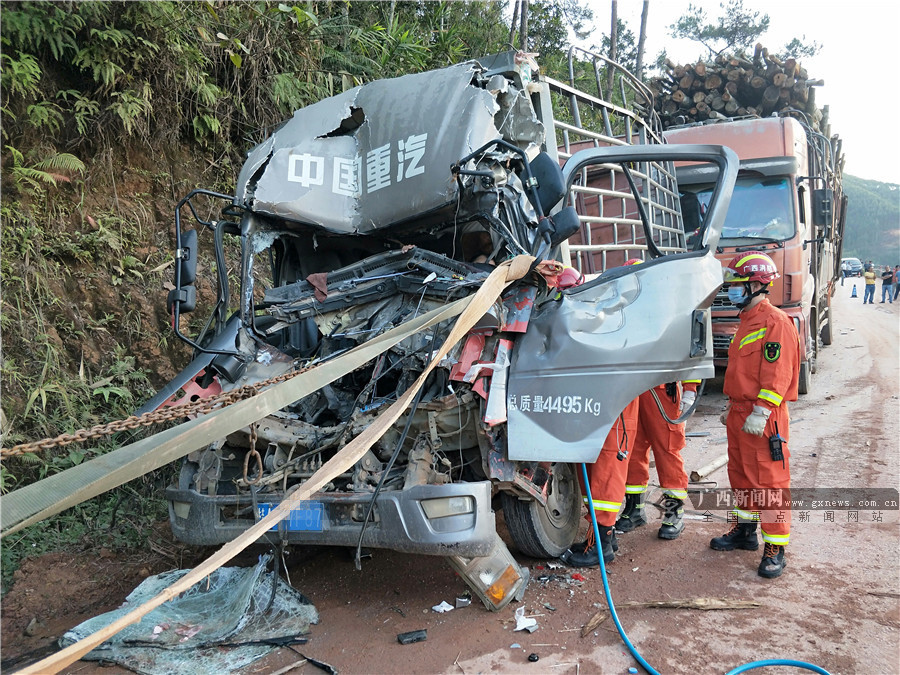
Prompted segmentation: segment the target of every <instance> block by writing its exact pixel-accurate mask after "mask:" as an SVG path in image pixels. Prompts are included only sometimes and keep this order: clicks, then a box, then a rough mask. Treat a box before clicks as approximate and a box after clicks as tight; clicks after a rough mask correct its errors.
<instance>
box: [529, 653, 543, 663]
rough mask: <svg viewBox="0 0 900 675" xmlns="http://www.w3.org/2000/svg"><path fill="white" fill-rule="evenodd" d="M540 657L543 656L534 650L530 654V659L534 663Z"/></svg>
mask: <svg viewBox="0 0 900 675" xmlns="http://www.w3.org/2000/svg"><path fill="white" fill-rule="evenodd" d="M540 658H541V657H540V656H538V655H537V654H535V653H534V652H532V653H531V654H529V655H528V660H529V661H531V662H532V663H535V662H536V661H537V660H538V659H540Z"/></svg>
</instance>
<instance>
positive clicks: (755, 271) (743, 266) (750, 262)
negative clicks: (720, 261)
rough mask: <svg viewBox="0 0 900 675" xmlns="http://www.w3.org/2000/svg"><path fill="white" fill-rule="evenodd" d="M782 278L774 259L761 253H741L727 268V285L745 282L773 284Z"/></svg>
mask: <svg viewBox="0 0 900 675" xmlns="http://www.w3.org/2000/svg"><path fill="white" fill-rule="evenodd" d="M780 276H781V275H780V274H778V268H777V267H775V263H774V262H772V259H771V258H770V257H769V256H767V255H766V254H765V253H761V252H760V251H746V252H745V253H741V254H740V255H737V256H735V257H734V259H733V260H732V261H731V262H730V263H728V267H726V268H725V283H726V284H739V283H742V282H745V281H758V282H760V283H762V284H771V283H772V282H773V281H775V280H776V279H777V278H778V277H780Z"/></svg>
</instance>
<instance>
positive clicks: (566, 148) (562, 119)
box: [544, 47, 689, 274]
mask: <svg viewBox="0 0 900 675" xmlns="http://www.w3.org/2000/svg"><path fill="white" fill-rule="evenodd" d="M579 55H580V56H581V57H582V58H580V59H579V58H576V56H579ZM588 69H589V71H590V72H587V73H586V71H587V70H588ZM604 71H605V72H604ZM609 71H612V73H613V75H614V78H613V79H614V81H615V83H617V84H618V94H619V98H620V100H621V102H622V103H621V105H619V104H616V103H614V102H613V99H614V98H615V96H614V92H613V91H610V92H609V95H608V96H605V95H604V85H603V78H604V77H606V76H607V73H608V72H609ZM585 73H586V74H585ZM544 80H545V81H546V82H547V84H548V85H549V88H550V96H551V99H552V110H553V126H554V133H555V139H556V145H557V153H558V158H559V160H560V161H561V162H562V161H565V160H567V159H568V158H569V157H571V156H572V155H573V154H574V153H575V152H577V151H579V150H584V149H587V148H599V147H610V146H622V145H657V144H663V141H662V128H661V126H660V120H659V117H658V115H657V114H656V112H655V111H654V109H653V95H652V93H651V92H650V90H649V89H648V88H647V87H646V86H645V85H644V84H643V83H642V82H641V81H640V80H638V79H637V78H636V77H635V76H634V75H632V74H631V73H629V72H628V71H627V70H625V69H624V68H623V67H622V66H621V65H619V64H617V63H615V62H614V61H610V60H609V59H607V58H606V57H604V56H602V55H600V54H595V53H593V52H590V51H587V50H583V49H580V48H576V47H573V48H571V49H570V50H569V82H568V83H564V82H560V81H558V80H554V79H552V78H547V77H545V78H544ZM585 83H587V84H585ZM589 85H592V86H593V88H594V90H595V91H596V95H594V94H591V93H587V92H585V91H584V90H583V89H582V88H579V87H584V88H586V87H587V86H589ZM628 106H630V107H631V108H633V110H630V109H629V108H628ZM547 144H548V146H549V145H551V144H552V141H550V140H549V139H548V143H547ZM632 182H633V183H634V185H635V188H634V190H633V189H632V186H631V183H632ZM635 193H636V194H639V195H640V199H639V200H638V199H636V198H635V196H634V195H635ZM570 205H571V206H574V207H575V209H576V211H577V212H578V215H579V220H580V221H581V230H580V231H579V232H578V233H577V234H575V235H574V236H573V237H571V238H570V239H569V241H568V246H567V247H566V248H567V250H563V256H565V255H569V256H570V258H571V264H572V265H573V266H574V267H576V268H577V269H578V270H579V271H581V272H582V273H584V274H596V273H601V272H604V271H606V270H607V269H609V268H611V267H618V266H620V265H622V264H623V263H624V262H625V261H626V260H628V259H630V258H641V259H644V260H646V259H648V256H649V257H658V256H659V255H669V254H675V253H685V252H686V251H688V250H689V246H688V243H689V240H688V236H687V235H686V233H685V230H684V220H683V218H682V213H681V205H680V202H679V194H678V188H677V183H676V181H675V170H674V167H673V165H672V163H671V162H635V163H633V164H631V165H630V166H629V167H627V169H626V168H624V167H622V166H620V165H612V164H601V165H596V166H592V167H590V168H589V169H584V170H582V172H581V177H580V179H579V180H578V181H576V183H575V184H574V185H573V186H572V187H571V189H570V190H569V195H568V197H567V200H566V202H565V203H564V206H570ZM641 209H643V210H644V211H645V213H646V217H647V221H648V229H649V232H648V231H647V230H646V229H645V227H644V223H643V221H642V219H641V215H640V212H641Z"/></svg>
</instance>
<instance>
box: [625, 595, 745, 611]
mask: <svg viewBox="0 0 900 675" xmlns="http://www.w3.org/2000/svg"><path fill="white" fill-rule="evenodd" d="M761 604H762V603H760V602H754V601H753V600H729V599H728V598H688V599H686V600H654V601H652V602H620V603H618V604H617V605H616V607H660V608H663V609H702V610H710V609H753V608H754V607H759V606H760V605H761Z"/></svg>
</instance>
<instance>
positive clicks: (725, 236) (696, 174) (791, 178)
mask: <svg viewBox="0 0 900 675" xmlns="http://www.w3.org/2000/svg"><path fill="white" fill-rule="evenodd" d="M663 135H664V137H665V139H666V141H667V142H668V143H670V144H679V143H715V144H720V145H724V146H726V147H729V148H731V149H732V150H734V151H735V153H736V154H737V156H738V157H739V158H740V173H739V174H738V179H737V183H736V185H735V189H734V194H733V195H732V199H731V204H730V206H729V208H728V215H727V217H726V220H725V227H724V229H723V230H722V236H721V238H720V239H719V242H718V246H717V248H716V256H717V257H718V258H719V260H721V261H722V264H723V265H726V264H728V262H729V261H731V260H732V259H733V258H734V256H735V255H736V254H738V253H740V252H742V251H749V250H758V251H763V252H764V253H766V255H768V256H769V257H771V258H772V260H774V261H775V264H776V265H777V266H778V269H779V270H780V272H781V278H780V279H778V280H777V281H776V282H775V283H774V285H773V286H772V288H771V289H770V291H769V296H768V297H769V301H770V302H771V303H772V304H773V305H776V306H777V307H780V308H781V309H783V310H784V311H785V312H787V313H788V315H789V316H790V317H791V318H792V319H793V320H794V324H795V325H796V327H797V332H798V334H799V335H800V340H801V354H802V357H803V360H802V362H801V364H800V383H799V390H800V393H801V394H805V393H807V392H808V391H809V389H810V386H811V382H810V378H811V376H812V374H813V373H815V372H816V356H817V354H818V349H819V340H821V342H822V344H823V345H830V344H831V341H832V337H833V334H834V313H833V312H832V307H831V298H832V295H833V294H834V292H835V287H836V282H837V280H838V279H839V278H840V274H841V272H840V263H841V249H842V245H843V231H844V219H845V216H846V210H847V199H846V197H845V196H844V195H843V191H842V167H843V160H842V158H841V156H840V142H839V141H838V140H837V137H834V138H832V139H828V138H826V137H825V136H823V135H822V134H820V133H818V132H816V131H814V129H813V127H812V125H811V124H809V123H808V118H807V116H806V114H805V113H803V112H800V111H798V110H792V111H787V112H782V113H778V114H777V115H773V116H770V117H765V118H756V117H754V118H745V119H726V118H718V119H711V120H708V121H705V122H700V123H692V124H687V125H683V126H672V127H669V128H668V129H667V130H666V131H665V132H664V134H663ZM677 178H678V186H679V190H680V193H681V210H682V213H683V214H684V218H685V220H686V221H687V225H686V226H687V227H688V230H690V229H691V228H692V227H695V226H697V225H698V224H699V223H701V222H702V221H703V218H704V217H705V213H706V210H707V208H708V205H709V197H710V195H711V194H712V189H713V183H712V182H711V178H712V173H711V171H710V169H709V167H703V166H700V165H681V166H679V167H678V169H677ZM712 320H713V349H714V352H715V362H716V365H719V366H724V365H725V364H726V363H727V355H728V345H729V344H730V341H731V338H732V336H733V335H734V333H735V331H736V330H737V327H738V312H737V309H736V308H735V307H734V306H733V305H732V304H731V303H730V302H729V301H728V295H727V292H726V291H725V289H724V288H723V289H722V291H720V292H719V294H718V295H717V296H716V298H715V301H714V302H713V306H712Z"/></svg>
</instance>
